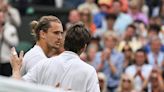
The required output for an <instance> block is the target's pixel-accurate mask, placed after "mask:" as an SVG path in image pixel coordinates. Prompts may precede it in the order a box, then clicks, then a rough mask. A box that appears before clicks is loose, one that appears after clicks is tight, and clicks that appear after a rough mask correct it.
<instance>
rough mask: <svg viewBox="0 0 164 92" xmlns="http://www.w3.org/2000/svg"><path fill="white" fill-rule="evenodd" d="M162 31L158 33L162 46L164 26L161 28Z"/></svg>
mask: <svg viewBox="0 0 164 92" xmlns="http://www.w3.org/2000/svg"><path fill="white" fill-rule="evenodd" d="M161 29H162V30H161V31H160V33H159V38H160V39H161V42H162V44H164V40H163V39H164V26H162V28H161Z"/></svg>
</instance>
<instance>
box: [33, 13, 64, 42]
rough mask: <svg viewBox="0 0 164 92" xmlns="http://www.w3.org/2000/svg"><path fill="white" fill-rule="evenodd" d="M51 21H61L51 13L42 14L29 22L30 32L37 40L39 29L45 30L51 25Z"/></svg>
mask: <svg viewBox="0 0 164 92" xmlns="http://www.w3.org/2000/svg"><path fill="white" fill-rule="evenodd" d="M51 22H56V23H61V21H60V20H59V19H58V18H57V17H55V16H51V15H50V16H43V17H41V18H40V19H39V20H38V21H36V20H34V21H32V22H31V28H32V34H33V35H34V36H35V37H36V39H37V40H39V39H40V31H44V32H47V30H48V29H49V28H50V27H51V25H50V23H51Z"/></svg>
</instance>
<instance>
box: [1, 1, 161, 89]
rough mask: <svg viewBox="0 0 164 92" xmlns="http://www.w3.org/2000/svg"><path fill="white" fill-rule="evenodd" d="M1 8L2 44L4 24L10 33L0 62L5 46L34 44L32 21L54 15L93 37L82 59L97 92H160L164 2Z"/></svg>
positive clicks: (18, 3) (22, 4)
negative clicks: (92, 74)
mask: <svg viewBox="0 0 164 92" xmlns="http://www.w3.org/2000/svg"><path fill="white" fill-rule="evenodd" d="M1 8H2V9H3V10H5V16H2V14H1V13H0V34H1V35H0V38H1V42H3V40H4V39H2V38H3V35H2V34H3V33H2V31H1V30H2V28H3V27H5V26H4V25H7V23H8V25H7V26H8V27H7V28H10V29H8V30H14V31H9V32H7V33H6V36H7V37H6V39H7V43H6V46H4V48H3V49H2V48H1V51H0V53H1V54H2V56H1V63H4V62H5V60H6V61H7V59H8V58H9V52H10V50H9V51H8V53H7V51H3V50H5V47H7V46H8V47H11V46H16V48H17V50H18V51H20V50H22V49H23V50H24V51H25V52H26V51H28V50H29V49H30V48H31V47H32V46H33V45H34V43H35V39H34V37H33V36H32V34H31V29H30V22H31V21H32V20H38V19H39V18H40V17H41V16H44V15H55V16H57V17H58V18H59V19H60V20H61V21H62V23H63V28H64V30H65V31H67V29H68V28H69V27H70V26H71V25H73V24H75V23H78V22H83V23H84V25H85V27H86V28H87V29H88V31H89V32H90V33H91V35H92V39H91V42H90V43H89V45H88V47H87V50H86V51H85V52H84V53H82V55H81V56H80V57H81V59H83V60H84V61H86V63H88V64H90V65H92V66H93V67H95V69H96V70H97V73H98V78H99V83H100V89H101V92H141V90H142V91H144V92H164V83H163V78H164V0H0V9H1ZM2 21H5V22H2ZM6 30H7V29H6ZM7 34H11V35H7ZM4 35H5V34H4ZM1 47H3V46H1ZM2 52H3V53H2ZM4 52H6V53H4ZM2 59H3V60H4V62H3V60H2Z"/></svg>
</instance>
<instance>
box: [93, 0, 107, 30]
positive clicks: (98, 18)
mask: <svg viewBox="0 0 164 92" xmlns="http://www.w3.org/2000/svg"><path fill="white" fill-rule="evenodd" d="M98 4H99V8H100V11H99V12H98V13H96V14H95V15H94V23H95V24H96V28H97V29H98V30H100V31H102V32H105V31H106V30H107V24H106V19H105V17H106V16H107V15H108V12H109V5H108V4H104V3H103V4H102V3H99V2H98Z"/></svg>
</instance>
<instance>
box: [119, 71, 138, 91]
mask: <svg viewBox="0 0 164 92" xmlns="http://www.w3.org/2000/svg"><path fill="white" fill-rule="evenodd" d="M116 92H136V91H135V90H134V81H133V77H132V76H130V75H128V74H123V75H122V77H121V80H120V85H119V87H118V89H117V91H116Z"/></svg>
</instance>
